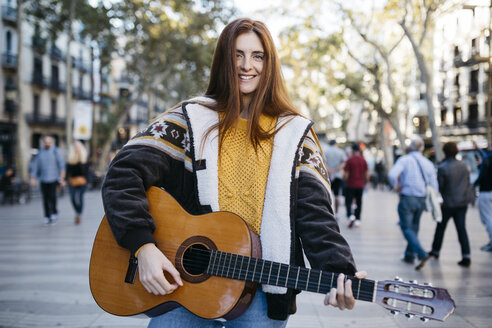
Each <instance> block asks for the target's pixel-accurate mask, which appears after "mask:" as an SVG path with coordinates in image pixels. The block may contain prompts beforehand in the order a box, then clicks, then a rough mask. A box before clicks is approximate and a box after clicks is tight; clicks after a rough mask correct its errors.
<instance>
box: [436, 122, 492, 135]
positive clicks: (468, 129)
mask: <svg viewBox="0 0 492 328" xmlns="http://www.w3.org/2000/svg"><path fill="white" fill-rule="evenodd" d="M440 130H441V135H442V136H467V135H474V134H486V133H487V122H486V121H478V120H468V121H466V122H463V123H459V124H454V125H446V126H441V127H440Z"/></svg>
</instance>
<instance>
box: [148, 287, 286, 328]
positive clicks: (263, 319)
mask: <svg viewBox="0 0 492 328" xmlns="http://www.w3.org/2000/svg"><path fill="white" fill-rule="evenodd" d="M287 320H288V319H287ZM287 320H284V321H279V320H273V319H270V318H268V316H267V302H266V295H265V293H264V292H263V291H262V290H261V287H258V289H257V291H256V295H255V297H254V298H253V301H252V302H251V304H250V306H249V307H248V309H247V310H246V311H244V313H243V314H242V315H241V316H239V317H238V318H236V319H234V320H230V321H219V320H213V319H203V318H200V317H197V316H196V315H194V314H193V313H191V312H189V311H188V310H186V309H185V308H184V307H179V308H177V309H175V310H172V311H170V312H167V313H164V314H162V315H160V316H157V317H154V318H152V319H151V320H150V322H149V325H148V328H162V327H166V328H167V327H169V328H181V327H183V328H195V327H196V328H202V327H204V328H220V327H227V328H249V327H255V328H284V327H285V326H286V325H287Z"/></svg>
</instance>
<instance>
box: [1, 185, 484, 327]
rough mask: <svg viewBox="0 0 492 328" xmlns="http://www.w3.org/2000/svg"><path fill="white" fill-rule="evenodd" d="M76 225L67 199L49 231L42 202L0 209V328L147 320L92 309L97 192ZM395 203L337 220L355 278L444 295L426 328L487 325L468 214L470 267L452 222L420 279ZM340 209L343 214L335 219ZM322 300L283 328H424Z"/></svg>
mask: <svg viewBox="0 0 492 328" xmlns="http://www.w3.org/2000/svg"><path fill="white" fill-rule="evenodd" d="M85 200H86V207H85V212H84V215H83V220H82V223H81V224H80V225H78V226H76V225H75V224H74V214H73V210H72V207H71V205H70V203H69V197H68V194H67V193H65V195H64V196H63V197H61V198H60V199H59V206H58V207H59V208H58V209H59V213H60V215H59V216H60V217H59V220H58V223H57V224H56V225H54V226H44V225H43V220H42V217H43V214H42V204H41V199H40V197H39V196H38V197H35V198H34V199H32V200H31V201H30V202H29V203H27V204H23V205H4V206H0V263H1V264H0V327H1V328H10V327H12V328H13V327H16V328H17V327H44V328H49V327H74V328H75V327H99V328H107V327H146V325H147V323H148V319H147V318H145V317H142V318H136V317H130V318H125V317H116V316H113V315H110V314H108V313H105V312H104V311H103V310H101V309H100V308H99V307H98V306H97V304H96V303H95V302H94V300H93V298H92V295H91V292H90V289H89V280H88V271H89V259H90V253H91V248H92V242H93V238H94V235H95V233H96V230H97V227H98V225H99V222H100V220H101V218H102V216H103V208H102V203H101V197H100V193H99V191H90V192H88V193H86V198H85ZM397 202H398V196H397V195H396V194H394V193H392V192H389V191H376V190H372V189H371V190H369V191H368V192H367V193H366V194H365V196H364V199H363V209H362V224H361V226H360V227H359V228H353V229H348V228H347V222H346V219H345V218H342V219H340V227H341V230H342V233H343V235H344V236H345V237H346V238H347V240H348V241H349V243H350V245H351V247H352V250H353V253H354V257H355V260H356V263H357V265H358V268H359V269H360V270H365V271H367V272H368V279H373V280H379V281H381V280H392V279H394V278H395V276H399V277H401V278H402V279H403V280H404V281H409V280H418V282H419V283H424V282H431V283H432V285H433V286H435V287H442V288H446V289H448V291H449V293H450V294H451V296H452V297H453V299H454V301H455V303H456V312H455V313H454V314H453V315H451V316H450V317H449V318H448V319H447V320H446V321H445V322H444V323H441V322H436V321H432V322H428V323H427V326H428V327H456V328H464V327H483V328H485V327H492V318H491V316H490V310H491V304H492V282H491V281H490V279H489V278H490V277H491V274H492V265H491V263H492V253H486V252H483V251H480V247H481V246H482V245H484V244H486V243H487V242H488V240H487V234H486V232H485V228H484V227H483V225H482V223H481V222H480V219H479V216H478V210H477V208H476V207H470V209H469V211H468V213H467V228H468V234H469V238H470V243H471V250H472V251H471V252H472V255H471V257H472V264H471V267H470V268H462V267H460V266H458V265H457V264H456V263H457V262H458V261H459V260H461V254H460V247H459V243H458V240H457V234H456V229H455V227H454V224H453V223H450V224H449V225H448V228H447V231H446V235H445V239H444V246H443V250H442V252H441V256H440V258H439V260H435V259H431V260H429V262H428V263H427V264H426V266H425V267H424V268H423V269H422V270H421V271H420V272H418V271H416V270H414V266H413V265H409V264H406V263H404V262H402V261H401V260H400V259H401V257H402V255H403V250H404V248H405V246H406V243H405V242H404V240H403V237H402V234H401V232H400V230H399V226H398V225H397V221H398V220H397V213H396V206H397ZM344 212H345V210H344V209H343V208H342V210H341V213H344ZM434 227H435V223H434V222H433V221H432V219H431V217H430V215H429V214H428V213H424V216H423V217H422V221H421V232H420V238H421V242H422V244H423V246H424V247H425V248H426V249H430V246H431V242H432V237H433V233H434ZM323 297H324V296H323V295H320V294H312V293H307V292H303V293H301V295H299V296H298V302H297V306H298V311H297V314H296V315H294V316H292V317H291V318H290V320H289V324H288V327H289V328H294V327H299V328H301V327H378V328H383V327H422V326H423V324H422V322H421V321H420V320H418V319H417V318H414V319H412V320H408V319H407V318H405V316H403V315H399V316H397V317H393V316H392V315H391V314H390V313H389V311H387V310H386V309H384V308H383V307H381V306H379V305H377V304H371V303H368V302H362V301H361V302H357V303H356V306H355V309H354V310H352V311H339V310H338V309H335V308H332V307H325V306H324V305H323Z"/></svg>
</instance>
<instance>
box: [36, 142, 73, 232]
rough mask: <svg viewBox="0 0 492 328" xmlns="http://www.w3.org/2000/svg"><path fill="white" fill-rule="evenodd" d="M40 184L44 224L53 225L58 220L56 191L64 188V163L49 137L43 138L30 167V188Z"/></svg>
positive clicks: (58, 150)
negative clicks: (59, 187)
mask: <svg viewBox="0 0 492 328" xmlns="http://www.w3.org/2000/svg"><path fill="white" fill-rule="evenodd" d="M36 179H37V180H39V182H40V188H41V194H42V196H43V206H44V223H45V224H55V223H56V221H57V219H58V210H57V208H56V189H57V187H58V185H60V186H61V187H62V188H63V187H64V186H65V161H64V160H63V156H62V154H61V151H60V149H59V148H58V147H56V146H55V145H54V142H53V138H52V137H51V136H45V137H44V138H43V147H41V149H40V150H39V153H38V155H37V156H36V157H35V158H34V160H33V162H32V166H31V187H34V186H35V185H36Z"/></svg>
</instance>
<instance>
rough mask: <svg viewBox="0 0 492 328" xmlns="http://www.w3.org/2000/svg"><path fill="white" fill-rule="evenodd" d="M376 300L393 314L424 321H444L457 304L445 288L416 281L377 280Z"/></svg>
mask: <svg viewBox="0 0 492 328" xmlns="http://www.w3.org/2000/svg"><path fill="white" fill-rule="evenodd" d="M376 288H377V290H376V293H375V299H374V302H375V303H378V304H379V305H381V306H382V307H384V308H386V309H388V310H390V311H391V313H393V314H395V315H396V314H398V313H403V314H405V315H406V316H407V317H408V318H412V317H414V316H415V317H419V318H420V319H421V320H422V321H424V322H425V321H428V320H429V319H430V320H438V321H444V320H446V318H447V317H449V316H450V315H451V314H452V313H453V312H454V310H455V308H456V305H455V304H454V301H453V299H452V298H451V296H450V295H449V293H448V291H447V290H446V289H443V288H436V287H433V286H432V285H430V284H423V285H419V284H417V282H416V281H411V282H408V283H406V282H403V281H401V280H400V279H399V278H397V280H385V281H378V282H377V287H376Z"/></svg>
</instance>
